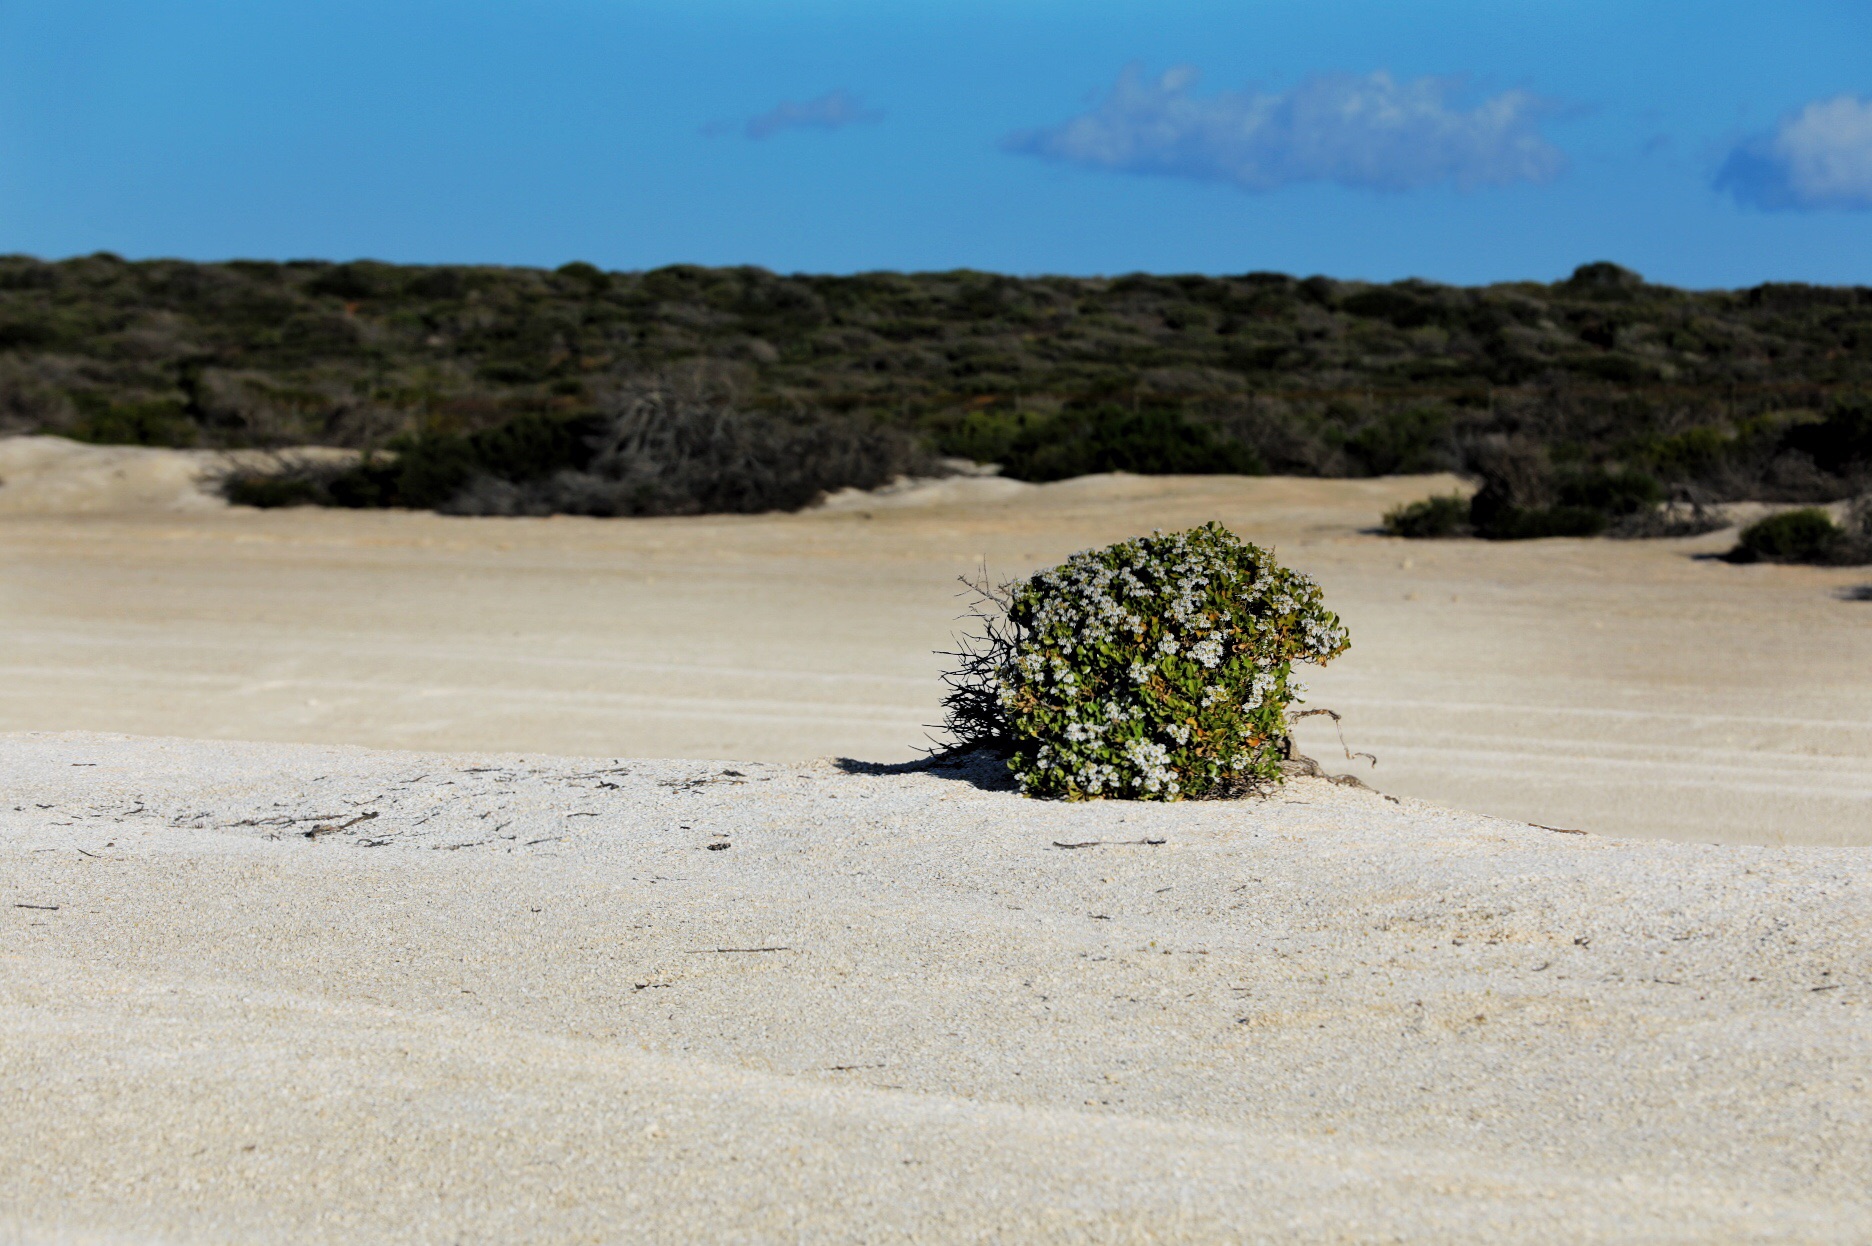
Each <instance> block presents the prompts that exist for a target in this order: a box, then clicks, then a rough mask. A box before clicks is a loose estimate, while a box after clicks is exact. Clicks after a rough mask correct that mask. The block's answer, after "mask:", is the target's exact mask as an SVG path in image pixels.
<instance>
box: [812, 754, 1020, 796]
mask: <svg viewBox="0 0 1872 1246" xmlns="http://www.w3.org/2000/svg"><path fill="white" fill-rule="evenodd" d="M832 764H833V765H835V766H837V767H838V768H839V769H840V770H842V771H844V772H845V773H846V774H862V775H886V774H928V775H933V776H934V777H936V778H938V779H955V780H958V781H960V782H963V783H967V784H969V785H970V786H972V787H977V788H980V789H981V790H982V791H984V792H1011V791H1013V790H1014V776H1013V775H1012V774H1010V773H1008V768H1007V758H1006V757H1005V756H1004V755H1003V754H1001V753H997V752H995V751H994V750H993V749H986V748H977V749H970V750H968V751H967V752H958V753H936V754H934V755H932V756H929V757H919V758H917V759H916V760H915V761H900V762H890V763H885V762H877V761H859V760H858V759H857V758H855V757H835V758H833V759H832Z"/></svg>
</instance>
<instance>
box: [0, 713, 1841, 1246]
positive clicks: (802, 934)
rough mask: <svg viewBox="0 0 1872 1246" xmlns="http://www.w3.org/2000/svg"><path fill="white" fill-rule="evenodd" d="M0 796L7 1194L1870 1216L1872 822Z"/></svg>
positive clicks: (263, 1219)
mask: <svg viewBox="0 0 1872 1246" xmlns="http://www.w3.org/2000/svg"><path fill="white" fill-rule="evenodd" d="M735 772H738V773H735ZM0 791H3V792H4V793H5V794H6V796H7V798H8V799H7V800H6V802H5V804H4V807H0V904H3V906H4V907H0V922H4V923H5V927H4V935H3V937H4V939H5V944H4V948H0V1119H3V1120H4V1122H5V1127H4V1128H0V1241H9V1242H14V1241H17V1242H27V1243H39V1242H113V1243H117V1242H190V1243H195V1242H204V1243H206V1242H294V1243H298V1242H332V1243H339V1242H343V1243H357V1242H379V1241H383V1242H391V1241H410V1242H414V1241H421V1242H456V1241H459V1242H511V1241H539V1242H572V1241H645V1240H647V1241H668V1242H689V1241H815V1242H817V1241H851V1242H879V1241H894V1240H916V1241H932V1242H949V1241H982V1240H1000V1241H1098V1242H1119V1241H1157V1242H1170V1241H1200V1242H1215V1241H1308V1242H1315V1241H1361V1242H1362V1241H1386V1242H1389V1241H1421V1242H1467V1241H1475V1242H1519V1241H1544V1242H1568V1243H1574V1242H1621V1243H1623V1242H1635V1241H1644V1242H1662V1241H1670V1242H1693V1241H1694V1242H1724V1243H1727V1242H1738V1241H1762V1242H1766V1241H1789V1242H1795V1241H1798V1242H1863V1241H1866V1240H1869V1239H1872V1192H1869V1188H1868V1183H1867V1181H1866V1174H1867V1173H1868V1172H1872V1041H1869V1040H1872V889H1869V887H1868V884H1869V883H1872V866H1869V865H1868V858H1867V857H1866V856H1865V855H1864V854H1863V853H1862V852H1858V851H1853V850H1844V849H1824V848H1808V849H1775V848H1750V847H1726V848H1717V847H1709V846H1699V845H1685V844H1658V843H1637V842H1621V841H1612V840H1607V839H1603V838H1598V837H1591V836H1576V835H1561V834H1555V833H1553V832H1550V831H1545V830H1539V829H1535V828H1532V827H1529V826H1526V825H1518V824H1515V823H1510V822H1503V821H1494V820H1490V819H1488V818H1483V817H1479V816H1475V815H1470V814H1462V813H1454V812H1450V811H1446V810H1442V809H1436V808H1432V807H1428V806H1424V805H1420V804H1417V803H1415V802H1410V801H1405V802H1401V803H1394V802H1391V801H1387V800H1385V799H1383V798H1381V797H1379V796H1377V795H1374V794H1370V793H1363V792H1358V791H1355V790H1349V789H1346V788H1341V787H1335V786H1332V785H1329V784H1326V783H1323V782H1320V781H1316V780H1302V781H1296V782H1295V783H1294V784H1292V785H1290V787H1289V788H1288V789H1287V790H1286V791H1285V792H1284V793H1283V794H1281V795H1279V796H1278V797H1276V798H1274V799H1270V800H1266V801H1250V802H1241V803H1230V804H1211V805H1183V806H1154V807H1151V806H1137V805H1121V804H1116V803H1107V804H1096V805H1081V806H1065V805H1059V804H1049V803H1041V802H1031V801H1024V800H1021V799H1020V798H1018V797H1016V796H1014V795H1012V794H1009V793H1007V792H1001V791H990V790H982V789H980V788H978V787H977V786H975V785H973V784H972V783H970V782H968V781H965V780H964V779H963V778H962V777H960V776H954V775H951V776H947V777H945V776H943V775H941V774H937V773H915V774H899V775H876V774H872V775H866V774H851V773H845V772H842V771H841V770H839V769H837V768H835V767H833V766H830V765H826V764H820V765H815V766H805V767H791V766H779V765H761V764H746V763H744V764H739V765H723V764H719V763H718V764H713V765H708V764H702V763H644V762H633V761H621V762H618V761H578V760H569V759H559V758H547V757H535V756H531V755H528V756H526V757H525V758H524V759H522V758H518V757H512V756H508V757H467V756H425V755H415V754H396V753H368V752H363V751H358V750H335V749H329V748H318V747H285V746H264V745H234V744H204V743H191V742H178V741H163V740H140V739H126V738H121V737H100V736H82V735H69V736H59V735H13V736H7V737H0ZM321 827H342V829H337V830H332V831H319V830H318V828H321ZM309 833H310V834H309ZM1140 839H1144V840H1158V839H1161V840H1162V841H1163V842H1162V843H1161V844H1150V843H1146V844H1138V843H1126V842H1123V841H1136V840H1140ZM1088 840H1104V841H1119V842H1115V843H1108V844H1106V845H1104V846H1095V847H1085V848H1078V849H1062V848H1058V847H1055V846H1054V845H1055V843H1056V842H1066V843H1079V842H1083V841H1088ZM720 843H725V844H728V845H731V846H730V847H728V848H726V849H721V850H711V847H710V845H712V844H720ZM755 949H767V950H755Z"/></svg>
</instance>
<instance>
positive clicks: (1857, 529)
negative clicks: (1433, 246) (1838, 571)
mask: <svg viewBox="0 0 1872 1246" xmlns="http://www.w3.org/2000/svg"><path fill="white" fill-rule="evenodd" d="M1728 557H1729V560H1730V561H1731V562H1796V563H1818V564H1821V565H1831V566H1851V565H1858V564H1861V563H1867V562H1872V498H1862V499H1860V501H1859V502H1858V503H1856V504H1855V505H1854V507H1853V509H1852V512H1851V515H1850V518H1849V520H1848V523H1847V526H1846V527H1841V526H1840V525H1839V524H1836V523H1834V522H1833V517H1832V516H1831V515H1829V514H1827V513H1826V512H1825V511H1823V510H1821V509H1820V508H1819V507H1817V506H1809V507H1803V508H1802V509H1800V510H1791V511H1782V512H1781V513H1780V514H1778V515H1769V516H1768V517H1767V518H1765V519H1760V520H1757V521H1756V522H1755V523H1752V524H1750V525H1749V526H1748V527H1746V528H1744V529H1743V530H1742V535H1741V537H1740V538H1739V539H1738V540H1737V542H1736V547H1735V548H1734V549H1732V550H1731V551H1729V555H1728Z"/></svg>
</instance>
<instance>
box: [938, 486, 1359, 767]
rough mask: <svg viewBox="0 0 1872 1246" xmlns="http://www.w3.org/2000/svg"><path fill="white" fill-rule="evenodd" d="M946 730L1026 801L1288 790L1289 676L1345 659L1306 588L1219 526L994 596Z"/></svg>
mask: <svg viewBox="0 0 1872 1246" xmlns="http://www.w3.org/2000/svg"><path fill="white" fill-rule="evenodd" d="M984 595H985V596H986V597H987V598H988V604H989V606H990V607H991V608H990V609H988V610H985V611H983V612H982V613H981V614H980V615H979V617H980V619H981V621H982V623H983V625H984V627H985V634H984V635H982V636H979V637H972V638H970V640H969V642H968V643H967V644H966V645H965V646H964V648H963V651H962V652H961V653H959V654H957V655H955V656H957V657H959V658H961V659H962V664H961V667H960V669H958V670H956V671H954V672H951V673H950V675H949V676H948V677H947V681H948V683H949V694H948V696H947V697H946V698H945V699H944V708H945V710H946V712H947V721H946V724H945V725H946V726H947V728H948V730H949V731H950V733H951V734H952V736H953V737H954V738H955V741H956V743H957V744H958V745H959V746H962V747H967V746H970V745H990V746H995V747H999V748H1001V749H1003V750H1004V751H1006V752H1008V753H1009V754H1010V757H1009V759H1008V768H1009V769H1010V770H1012V771H1013V772H1014V777H1015V779H1016V781H1018V782H1019V784H1020V787H1021V790H1022V791H1023V792H1025V793H1026V794H1027V795H1029V796H1052V797H1064V798H1066V799H1069V800H1083V799H1087V798H1090V797H1095V796H1114V797H1125V798H1131V799H1138V800H1177V799H1179V798H1188V797H1218V796H1233V795H1238V794H1240V793H1242V792H1245V791H1248V790H1250V789H1252V788H1254V787H1256V786H1259V785H1261V784H1263V783H1269V782H1278V781H1279V779H1280V761H1281V756H1280V744H1281V741H1282V739H1283V737H1285V736H1286V734H1287V707H1288V705H1289V704H1291V703H1292V702H1294V701H1296V700H1298V699H1299V695H1300V691H1301V689H1300V685H1299V683H1298V682H1297V681H1295V680H1294V679H1293V676H1292V669H1293V663H1294V662H1295V661H1301V662H1316V663H1325V662H1328V661H1331V660H1332V659H1333V658H1335V657H1337V656H1338V655H1339V654H1341V653H1343V652H1345V649H1346V645H1347V643H1348V642H1347V638H1346V632H1345V628H1344V627H1342V626H1341V625H1340V623H1339V618H1338V616H1337V615H1334V614H1332V613H1331V612H1330V611H1328V610H1327V609H1326V608H1325V606H1324V604H1323V603H1322V601H1321V599H1320V592H1319V588H1318V587H1317V586H1316V585H1315V584H1314V583H1313V581H1312V580H1310V579H1308V578H1307V577H1306V576H1304V575H1301V574H1299V573H1298V572H1295V571H1290V570H1288V569H1287V568H1285V567H1283V566H1281V565H1280V564H1279V563H1277V562H1275V561H1274V558H1273V556H1272V555H1271V554H1269V553H1268V552H1267V551H1266V550H1264V549H1261V548H1260V547H1258V546H1255V545H1250V544H1248V543H1247V542H1245V541H1242V540H1239V539H1238V538H1237V537H1235V536H1234V534H1232V533H1230V532H1229V531H1228V529H1226V528H1224V527H1222V526H1221V525H1220V524H1215V523H1210V524H1205V525H1204V526H1202V527H1200V528H1194V529H1192V530H1190V531H1188V532H1178V533H1174V534H1171V535H1168V536H1166V535H1163V534H1161V533H1159V534H1155V535H1152V536H1148V537H1139V538H1137V539H1135V540H1130V541H1121V542H1119V543H1118V544H1116V545H1112V546H1108V547H1107V548H1105V549H1101V550H1088V551H1086V552H1084V553H1080V554H1075V555H1074V556H1073V557H1072V558H1070V559H1068V560H1067V561H1066V562H1065V563H1064V564H1062V565H1060V566H1058V567H1055V568H1053V569H1052V570H1050V571H1043V572H1040V573H1039V574H1037V575H1035V576H1033V577H1031V578H1030V579H1027V580H1024V581H1015V582H1013V583H1011V584H1007V585H1005V586H1003V587H1002V588H1000V589H998V590H994V591H992V592H988V593H985V594H984Z"/></svg>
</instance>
